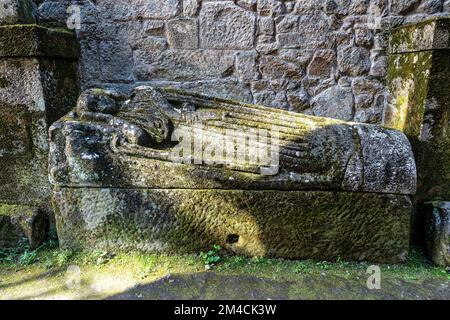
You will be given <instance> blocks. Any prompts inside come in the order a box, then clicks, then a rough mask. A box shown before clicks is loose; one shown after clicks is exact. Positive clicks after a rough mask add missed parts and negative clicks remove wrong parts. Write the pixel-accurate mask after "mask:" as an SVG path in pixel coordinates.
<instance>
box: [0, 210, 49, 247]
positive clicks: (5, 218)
mask: <svg viewBox="0 0 450 320" xmlns="http://www.w3.org/2000/svg"><path fill="white" fill-rule="evenodd" d="M48 229H49V221H48V217H47V213H46V212H43V211H41V210H39V209H37V208H32V207H27V206H20V205H8V204H2V203H0V248H1V247H3V248H15V247H17V244H18V243H20V242H24V241H25V242H28V244H29V246H30V249H31V250H33V249H36V248H37V247H39V246H40V245H41V244H42V243H44V241H46V240H47V237H48Z"/></svg>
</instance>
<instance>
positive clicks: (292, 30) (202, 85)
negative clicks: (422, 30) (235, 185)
mask: <svg viewBox="0 0 450 320" xmlns="http://www.w3.org/2000/svg"><path fill="white" fill-rule="evenodd" d="M35 3H36V5H37V12H38V20H39V21H40V22H41V23H49V24H60V25H65V24H66V22H67V19H68V17H70V16H71V17H72V18H73V19H72V22H76V20H77V17H76V14H77V10H76V8H75V9H74V8H73V7H72V9H69V13H67V9H68V7H69V6H70V5H78V6H79V7H80V14H81V16H80V17H81V19H80V22H81V23H80V28H79V29H78V30H77V33H78V37H79V39H80V43H81V51H82V59H81V63H80V74H81V79H82V85H83V87H84V88H88V87H92V86H101V87H115V88H117V89H120V90H129V89H130V88H132V87H134V86H136V85H141V84H151V85H162V86H167V85H170V86H177V87H181V88H185V89H189V90H193V91H199V92H203V93H207V94H213V95H217V96H222V97H227V98H231V99H234V100H241V101H246V102H253V103H259V104H263V105H268V106H272V107H276V108H282V109H287V110H292V111H297V112H303V113H307V114H313V115H319V116H327V117H334V118H338V119H343V120H355V121H361V122H369V123H380V122H381V119H382V113H383V107H384V105H385V104H386V103H387V101H388V100H389V93H388V92H387V89H386V87H385V85H384V79H385V74H386V65H387V31H388V30H389V29H390V28H392V27H395V26H398V25H401V24H404V23H408V22H415V21H418V20H422V19H425V18H429V17H430V16H432V15H448V14H449V13H450V1H448V0H446V1H444V0H297V1H284V0H234V1H228V0H209V1H207V0H203V1H201V0H128V1H126V0H96V1H94V0H91V1H87V0H83V1H67V0H62V1H58V0H44V1H42V0H40V1H39V0H38V1H35ZM74 14H75V15H74Z"/></svg>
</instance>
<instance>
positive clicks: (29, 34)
mask: <svg viewBox="0 0 450 320" xmlns="http://www.w3.org/2000/svg"><path fill="white" fill-rule="evenodd" d="M0 57H46V58H63V59H71V60H77V59H78V57H79V47H78V44H77V41H76V35H75V33H73V32H71V31H69V30H66V29H63V28H47V27H43V26H39V25H35V24H28V25H9V26H0Z"/></svg>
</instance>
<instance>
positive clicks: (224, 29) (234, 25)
mask: <svg viewBox="0 0 450 320" xmlns="http://www.w3.org/2000/svg"><path fill="white" fill-rule="evenodd" d="M255 19H256V18H255V15H254V14H253V13H250V12H248V11H246V10H244V9H242V8H240V7H238V6H236V5H234V4H233V3H231V2H208V3H203V5H202V9H201V12H200V39H201V46H202V47H203V48H211V49H251V48H252V47H253V43H254V34H255Z"/></svg>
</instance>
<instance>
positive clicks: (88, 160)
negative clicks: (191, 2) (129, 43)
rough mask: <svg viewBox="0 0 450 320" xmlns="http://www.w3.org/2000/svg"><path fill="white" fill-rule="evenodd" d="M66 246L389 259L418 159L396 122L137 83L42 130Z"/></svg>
mask: <svg viewBox="0 0 450 320" xmlns="http://www.w3.org/2000/svg"><path fill="white" fill-rule="evenodd" d="M50 143H51V150H50V180H51V182H52V184H53V185H54V187H55V188H54V206H55V212H56V219H57V226H58V232H59V236H60V240H61V242H62V245H63V246H66V247H82V248H94V247H96V248H100V247H101V248H111V249H127V248H137V249H142V250H150V251H166V252H195V251H199V250H203V249H206V248H208V247H210V246H211V245H212V244H221V245H223V246H225V247H226V248H227V249H229V250H232V251H235V252H237V253H239V254H245V255H250V256H270V257H285V258H318V259H333V258H337V257H341V258H347V259H353V260H373V261H387V262H396V261H401V260H402V259H404V257H405V256H406V253H407V250H408V246H409V219H410V213H411V212H410V211H411V201H410V195H412V194H414V193H415V191H416V169H415V162H414V157H413V154H412V151H411V147H410V144H409V142H408V140H407V138H406V137H405V136H404V135H403V133H401V132H399V131H396V130H389V129H385V128H382V127H379V126H373V125H367V124H358V123H347V122H342V121H338V120H333V119H326V118H319V117H312V116H306V115H301V114H296V113H291V112H287V111H282V110H278V109H272V108H267V107H262V106H257V105H249V104H242V103H236V102H232V101H228V100H223V99H218V98H212V97H206V96H202V95H197V94H189V93H185V92H181V91H177V90H173V89H155V88H151V87H138V88H136V89H135V90H134V92H133V94H132V95H131V96H130V97H125V96H121V95H119V94H117V93H114V92H110V91H105V90H100V89H91V90H88V91H86V92H84V93H83V94H82V95H81V97H80V99H79V101H78V105H77V107H76V109H75V110H73V111H72V112H71V113H69V114H68V115H67V116H65V117H63V118H62V119H60V120H59V121H58V122H56V123H55V124H54V125H53V126H52V127H51V129H50Z"/></svg>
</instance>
